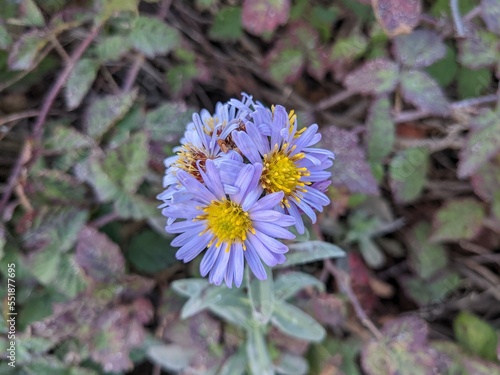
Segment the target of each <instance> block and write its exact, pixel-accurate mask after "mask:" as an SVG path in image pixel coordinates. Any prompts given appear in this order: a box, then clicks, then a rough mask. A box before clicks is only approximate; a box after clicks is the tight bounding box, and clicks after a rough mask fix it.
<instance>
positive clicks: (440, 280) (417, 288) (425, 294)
mask: <svg viewBox="0 0 500 375" xmlns="http://www.w3.org/2000/svg"><path fill="white" fill-rule="evenodd" d="M401 282H402V285H403V287H404V290H405V292H406V293H407V294H408V296H409V297H410V298H412V299H413V300H414V301H415V302H416V303H418V304H419V305H420V306H428V305H429V304H434V303H438V304H441V303H444V302H445V301H446V300H447V299H448V298H449V297H450V296H453V292H455V291H456V290H457V289H458V288H459V287H460V286H461V283H462V280H461V279H460V276H459V275H458V274H457V273H455V272H450V271H445V270H443V269H441V270H440V271H439V273H438V274H436V275H434V276H433V277H432V279H429V280H425V279H422V278H420V277H404V278H402V280H401Z"/></svg>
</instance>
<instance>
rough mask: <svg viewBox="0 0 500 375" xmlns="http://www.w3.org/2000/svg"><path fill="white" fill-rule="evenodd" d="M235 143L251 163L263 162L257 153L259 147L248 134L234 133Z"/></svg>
mask: <svg viewBox="0 0 500 375" xmlns="http://www.w3.org/2000/svg"><path fill="white" fill-rule="evenodd" d="M232 136H233V140H234V143H236V146H238V148H239V150H240V151H241V152H242V153H243V155H245V156H246V157H247V159H248V160H250V163H252V164H253V163H258V162H262V158H261V156H260V155H259V152H258V151H257V146H256V145H255V143H254V142H253V141H252V139H251V138H250V137H249V136H248V134H247V133H245V132H241V131H234V132H233V133H232Z"/></svg>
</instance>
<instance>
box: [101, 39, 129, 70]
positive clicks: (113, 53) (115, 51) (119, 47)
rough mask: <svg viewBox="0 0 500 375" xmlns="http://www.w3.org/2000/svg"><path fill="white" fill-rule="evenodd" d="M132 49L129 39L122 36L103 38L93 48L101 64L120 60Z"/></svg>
mask: <svg viewBox="0 0 500 375" xmlns="http://www.w3.org/2000/svg"><path fill="white" fill-rule="evenodd" d="M131 48H132V42H131V41H130V38H127V37H125V36H123V35H111V36H106V37H103V38H102V39H101V40H99V43H97V45H96V46H95V53H96V55H97V58H98V59H99V61H100V62H102V63H108V62H111V61H116V60H119V59H120V58H122V57H123V56H124V55H125V54H126V53H127V52H128V51H129V50H130V49H131Z"/></svg>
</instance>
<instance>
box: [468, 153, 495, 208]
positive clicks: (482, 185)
mask: <svg viewBox="0 0 500 375" xmlns="http://www.w3.org/2000/svg"><path fill="white" fill-rule="evenodd" d="M499 164H500V162H499V161H496V160H493V161H491V162H488V163H485V164H483V165H482V166H481V167H480V168H479V169H478V170H477V171H476V172H474V174H473V175H472V176H471V184H472V188H473V189H474V192H475V193H476V194H477V195H478V196H479V197H480V198H481V199H483V200H484V201H486V202H491V201H493V200H494V199H495V195H496V194H497V193H498V192H500V165H499Z"/></svg>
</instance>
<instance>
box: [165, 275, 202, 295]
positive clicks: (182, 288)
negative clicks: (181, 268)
mask: <svg viewBox="0 0 500 375" xmlns="http://www.w3.org/2000/svg"><path fill="white" fill-rule="evenodd" d="M171 286H172V289H173V290H174V291H175V292H177V293H179V294H180V295H181V296H184V297H193V296H195V295H196V294H198V293H200V292H201V291H202V289H203V288H206V287H207V286H208V281H207V280H206V279H181V280H175V281H174V282H173V283H172V284H171Z"/></svg>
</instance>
